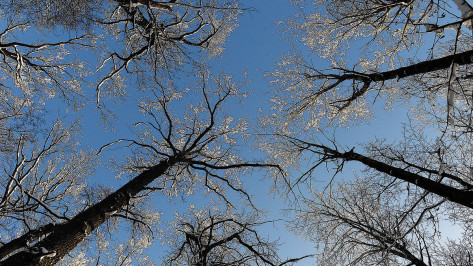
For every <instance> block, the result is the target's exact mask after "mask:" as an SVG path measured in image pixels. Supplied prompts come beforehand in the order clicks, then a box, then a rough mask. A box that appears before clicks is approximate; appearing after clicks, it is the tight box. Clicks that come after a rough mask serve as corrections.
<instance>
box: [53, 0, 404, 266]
mask: <svg viewBox="0 0 473 266" xmlns="http://www.w3.org/2000/svg"><path fill="white" fill-rule="evenodd" d="M242 2H243V6H244V7H248V8H251V9H252V10H253V11H249V12H244V13H243V14H242V15H241V16H240V18H239V27H238V28H236V29H235V30H234V31H233V33H232V34H231V35H230V37H229V38H228V39H227V42H226V44H225V51H224V52H223V53H222V55H221V56H220V57H219V58H216V59H214V60H213V63H214V64H215V65H214V67H215V69H222V70H223V71H225V72H226V73H228V74H233V75H234V76H235V77H236V79H237V80H238V79H241V78H243V76H244V73H246V75H247V77H248V80H250V81H251V82H250V83H249V84H248V85H247V86H246V87H245V88H244V89H245V90H249V91H251V94H250V96H249V97H248V98H247V99H246V100H245V101H244V102H243V104H242V105H239V106H234V107H231V108H230V109H231V110H230V112H235V113H239V114H241V115H244V116H248V117H249V119H250V120H251V119H255V118H256V117H257V115H258V114H259V110H267V108H268V106H269V105H268V101H269V99H270V94H269V93H268V92H269V91H270V90H271V89H272V87H271V86H270V85H269V82H268V80H267V79H266V78H265V72H269V71H271V70H272V69H274V68H275V63H276V62H277V60H278V58H279V57H280V54H281V53H283V52H285V51H288V49H290V46H289V44H288V42H287V41H286V40H284V38H283V34H281V32H280V31H281V28H280V27H278V26H277V24H276V22H277V21H281V20H285V19H287V18H288V17H290V16H291V15H292V14H293V12H294V8H293V7H291V5H290V1H289V0H257V1H254V0H253V1H250V0H245V1H242ZM313 60H314V61H315V62H317V63H320V64H324V62H322V61H320V62H318V61H317V60H318V59H317V58H316V57H313ZM127 104H130V106H129V108H128V106H127ZM133 104H134V103H133V102H128V103H125V104H124V105H123V107H121V111H119V112H118V113H117V115H118V117H119V120H118V121H117V122H115V123H114V128H113V129H105V128H103V126H102V125H101V124H100V121H99V117H98V116H97V113H96V112H88V111H84V112H82V113H80V114H79V117H81V118H82V120H83V130H84V133H83V136H82V144H84V145H88V146H89V147H90V148H91V149H92V150H96V151H97V150H98V149H99V148H100V147H101V146H103V145H105V144H107V143H109V142H111V141H114V140H116V139H118V138H122V137H127V136H129V127H131V126H132V123H133V122H134V121H136V117H137V116H140V114H139V112H138V111H136V108H132V107H131V105H133ZM53 115H56V114H53ZM404 120H405V113H403V112H401V111H400V110H395V111H384V110H379V112H376V116H375V118H374V119H372V120H370V123H369V124H362V125H360V126H357V127H354V128H350V131H348V130H343V129H341V130H339V131H338V132H337V134H338V135H339V136H340V141H341V142H342V143H347V145H352V146H356V145H357V144H358V143H362V142H366V141H368V140H371V139H372V138H373V137H378V138H388V139H390V140H395V139H396V137H397V136H398V135H399V133H400V132H401V128H402V121H404ZM387 121H389V123H386V122H387ZM113 153H115V155H116V151H113ZM104 156H105V157H106V156H107V154H104ZM252 156H255V157H257V156H258V154H257V155H252ZM359 169H360V168H359V167H357V166H354V167H353V168H347V169H345V171H346V173H348V174H350V173H352V172H353V171H359ZM330 177H331V176H330V175H329V174H327V175H326V176H322V177H321V178H322V179H323V178H330ZM242 179H243V180H244V182H245V187H246V188H248V191H249V193H250V194H252V195H254V202H255V203H256V205H257V206H258V207H260V208H262V209H266V210H267V211H268V217H267V220H278V219H284V218H285V214H284V213H283V212H281V210H282V209H284V208H287V207H288V206H287V204H286V202H285V200H284V199H283V198H280V197H279V196H278V195H275V194H271V193H270V186H271V180H268V178H266V179H264V178H263V176H262V175H261V174H260V173H255V174H253V175H251V176H247V177H243V178H242ZM125 181H126V180H117V179H115V177H114V173H113V172H111V171H109V169H107V168H105V167H104V168H100V169H98V170H97V172H96V174H95V176H93V177H91V178H90V182H91V183H97V184H106V185H111V186H112V187H114V188H118V187H119V186H120V185H121V184H123V183H124V182H125ZM194 199H197V200H196V201H193V202H192V204H193V205H195V206H196V207H199V205H205V204H206V202H205V200H204V199H202V198H201V199H199V197H196V198H194ZM156 200H159V201H158V202H159V205H160V208H159V209H160V211H162V212H163V219H164V220H166V219H171V217H172V213H173V212H174V211H176V210H185V208H186V206H188V205H189V204H190V202H188V201H187V202H180V201H179V200H174V201H167V202H166V199H163V198H159V197H157V199H156ZM200 200H202V202H199V201H200ZM163 201H164V202H163ZM261 234H262V235H263V236H267V237H268V238H269V239H270V240H278V239H279V242H280V243H282V246H281V247H280V253H279V255H280V257H281V258H292V257H299V256H304V255H307V254H313V253H315V252H316V249H315V244H314V243H310V242H307V241H304V240H303V239H301V238H300V237H295V236H294V235H292V233H290V232H288V231H287V229H286V227H285V225H284V222H277V223H275V224H274V226H273V224H271V225H268V226H266V227H264V228H262V230H261ZM164 252H165V247H163V246H161V245H160V243H159V241H157V243H155V244H154V245H153V246H151V248H150V249H149V250H148V251H146V254H148V255H150V256H151V257H153V258H155V260H156V261H157V262H159V258H160V257H161V256H162V255H163V254H164ZM308 262H309V263H310V262H312V260H311V259H307V260H305V261H302V262H301V263H299V264H298V265H307V264H308ZM310 264H312V263H310Z"/></svg>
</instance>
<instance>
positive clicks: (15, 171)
mask: <svg viewBox="0 0 473 266" xmlns="http://www.w3.org/2000/svg"><path fill="white" fill-rule="evenodd" d="M241 11H242V8H241V7H240V4H239V2H238V1H236V0H228V1H227V0H222V1H220V0H217V1H214V0H204V1H201V0H197V1H195V0H178V1H172V0H171V1H163V2H158V1H144V0H136V1H133V0H132V1H128V0H123V1H122V0H116V1H115V0H110V1H82V0H79V1H77V0H67V1H57V0H37V1H36V0H35V1H30V2H24V1H16V0H13V1H4V2H1V3H0V18H1V19H2V22H3V23H2V26H1V27H2V30H1V33H0V34H1V35H0V37H1V38H0V57H1V58H2V59H3V60H2V63H1V64H0V71H1V76H2V83H1V84H0V86H1V91H0V95H1V97H2V98H1V99H0V100H1V101H0V103H1V106H2V110H0V119H1V120H0V123H1V124H0V126H1V128H0V137H1V138H2V140H5V141H4V142H2V147H1V149H2V150H1V154H0V156H1V158H2V159H4V160H2V165H1V166H2V168H3V170H4V171H3V172H2V173H3V174H2V175H1V179H0V184H1V187H2V191H1V192H2V194H1V197H2V198H1V201H0V213H1V214H2V216H1V218H0V226H1V230H2V234H1V239H0V241H1V242H0V244H1V245H0V255H1V256H0V264H2V265H12V264H13V265H15V264H17V265H38V264H40V265H41V264H42V265H51V264H54V263H57V262H59V261H60V260H61V259H63V258H64V257H65V256H67V255H68V254H70V252H71V250H74V249H76V248H77V247H78V246H79V245H81V244H83V243H85V242H87V241H88V239H93V240H97V241H99V240H100V239H101V238H108V239H109V238H111V237H107V233H108V235H111V234H110V231H113V229H114V227H115V226H116V223H117V222H118V221H120V222H129V223H130V224H131V225H132V227H131V231H132V234H133V236H132V238H131V239H130V240H129V241H128V242H129V245H128V246H126V247H125V249H127V250H128V251H127V252H124V251H123V250H122V252H120V254H119V255H118V256H116V257H117V259H118V260H119V261H120V263H125V262H128V258H127V256H128V255H131V256H133V255H136V254H133V253H134V252H136V253H139V252H141V250H142V248H143V247H146V245H148V242H150V241H149V238H150V237H149V233H150V232H151V233H153V232H155V231H156V227H155V223H156V218H157V217H158V216H159V215H158V213H153V211H152V210H150V208H148V206H147V205H148V204H149V201H147V199H149V196H150V195H151V194H152V192H157V191H159V192H160V193H161V194H162V195H167V196H170V197H173V196H177V195H186V194H189V193H192V192H193V191H194V190H197V189H201V190H203V191H209V192H211V193H214V195H216V196H217V197H218V198H219V199H220V200H221V201H222V202H224V204H223V205H228V206H232V204H233V202H232V201H231V200H230V198H228V197H227V194H226V191H227V190H232V191H234V192H235V193H236V194H239V195H241V196H242V197H243V198H244V199H245V200H246V201H247V202H248V203H249V204H250V205H252V202H251V197H250V195H249V194H248V193H247V192H246V191H245V190H244V187H243V185H242V184H241V182H240V180H239V179H238V176H239V175H240V174H242V173H245V172H246V171H247V170H248V169H250V168H259V167H268V166H269V167H275V166H274V165H267V164H264V163H262V162H249V161H247V160H244V159H242V158H240V157H239V156H238V152H237V147H238V145H239V143H240V141H242V140H243V139H244V138H245V137H247V135H246V133H244V129H245V127H246V122H245V121H243V120H233V119H232V118H231V117H229V116H227V115H225V114H222V113H221V109H222V108H224V106H223V105H224V104H226V102H227V100H228V99H229V98H232V97H233V96H237V95H239V94H238V93H237V90H238V88H239V86H240V85H241V84H235V83H233V82H232V81H231V79H230V77H227V76H223V75H222V76H220V77H210V75H209V74H208V69H207V58H209V57H213V56H215V55H218V54H219V53H220V52H221V51H222V50H223V44H224V42H225V39H226V37H227V36H228V35H229V34H230V33H231V32H232V30H233V29H234V28H235V27H236V19H237V16H238V14H240V13H241ZM58 33H59V34H58ZM63 36H68V37H63ZM194 76H196V77H197V79H199V78H200V79H199V80H198V81H197V82H195V83H193V84H191V83H192V82H193V81H190V80H192V78H193V77H194ZM176 77H177V80H178V82H181V81H182V80H185V81H188V82H189V83H188V84H186V89H184V90H181V89H179V88H180V87H179V86H178V85H181V84H178V82H175V78H176ZM3 81H5V82H3ZM211 84H212V85H211ZM88 88H94V89H93V90H92V91H91V90H89V89H88ZM187 88H193V89H187ZM131 89H133V90H134V92H135V95H134V96H135V97H136V98H142V99H145V100H142V101H141V102H140V103H139V106H138V107H139V109H140V111H141V112H142V113H144V114H145V115H146V116H147V118H148V119H147V120H138V121H135V122H136V124H135V127H134V129H135V130H136V132H135V133H136V136H135V137H134V138H132V137H130V138H123V139H120V140H118V141H116V142H114V143H113V145H106V147H104V148H108V147H112V146H113V147H117V145H120V144H123V145H124V146H128V147H130V148H131V154H132V155H131V156H130V157H127V158H126V159H127V160H125V161H124V162H122V164H120V165H114V169H118V170H119V171H121V172H122V174H123V173H124V174H129V175H131V176H132V178H131V180H130V181H129V182H128V183H126V184H125V185H123V186H122V187H121V188H119V189H118V190H116V191H113V190H111V189H110V188H109V187H105V188H96V187H93V186H92V185H90V183H89V181H91V180H89V179H87V177H89V176H90V174H91V172H92V171H93V170H94V166H95V165H96V164H97V160H98V157H99V156H96V155H93V154H91V153H90V152H84V151H81V149H82V148H80V147H77V143H78V142H79V141H80V140H78V139H77V138H76V136H75V135H76V134H77V132H78V131H79V130H80V126H78V124H77V123H79V122H77V123H72V126H65V125H67V124H68V123H67V122H65V121H70V120H73V119H71V117H74V116H76V114H75V113H73V111H74V110H80V109H81V108H83V107H87V108H89V107H90V105H89V103H90V102H94V103H95V104H94V106H93V107H97V109H98V110H99V111H101V113H102V115H103V118H105V119H110V117H111V115H110V114H111V113H109V112H108V111H109V109H108V106H107V103H110V102H111V101H109V99H107V97H104V95H106V96H109V97H111V98H115V99H120V100H122V99H125V96H126V95H127V93H129V92H130V91H131ZM135 89H136V90H135ZM194 89H195V90H194ZM189 90H190V91H191V92H190V93H188V94H190V96H188V97H189V99H188V100H187V101H185V100H184V102H185V104H183V103H182V102H181V103H177V102H179V101H177V100H178V99H180V98H181V97H182V95H183V94H186V93H185V92H186V91H189ZM138 94H139V95H140V96H136V95H138ZM199 97H200V98H199ZM56 98H61V99H60V100H59V101H56ZM198 99H200V100H201V101H200V102H198ZM64 102H65V103H67V107H65V109H66V110H67V113H65V114H64V116H65V117H61V119H58V121H57V122H56V123H54V125H52V126H51V128H49V129H48V128H46V127H44V126H42V124H43V122H44V121H47V120H48V119H49V116H48V115H44V114H48V112H51V111H53V112H55V111H57V109H60V110H61V112H65V111H64V109H61V108H56V107H57V106H52V104H53V105H54V104H55V103H56V104H57V103H64ZM111 106H113V105H111ZM171 106H172V107H171ZM186 106H187V107H186ZM171 110H174V111H171ZM61 120H63V121H61ZM101 225H106V226H101ZM104 228H105V229H104ZM100 230H102V231H100ZM106 231H108V232H106ZM3 232H8V233H5V234H3ZM93 232H97V233H96V234H95V233H93ZM91 234H92V235H91ZM104 242H106V241H104ZM87 244H90V242H89V243H87ZM98 245H99V244H97V246H98ZM103 246H106V244H104V245H103ZM103 246H101V247H99V248H98V250H97V254H93V255H96V257H97V258H96V260H95V262H96V263H97V264H100V263H101V259H102V258H103V257H105V256H108V254H105V253H106V252H105V251H104V248H103ZM123 254H127V255H123ZM79 255H80V256H77V260H81V259H84V257H83V256H82V255H83V254H79ZM122 255H123V256H122ZM271 255H274V254H273V253H272V254H271ZM140 259H141V258H138V260H140ZM89 261H90V260H89Z"/></svg>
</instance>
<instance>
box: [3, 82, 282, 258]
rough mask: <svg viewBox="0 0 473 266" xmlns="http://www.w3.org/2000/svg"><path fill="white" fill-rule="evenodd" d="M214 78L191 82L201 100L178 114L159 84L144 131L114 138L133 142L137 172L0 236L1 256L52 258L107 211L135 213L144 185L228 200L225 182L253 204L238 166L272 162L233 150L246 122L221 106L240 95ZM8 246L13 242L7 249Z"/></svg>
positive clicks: (131, 166)
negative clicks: (42, 223)
mask: <svg viewBox="0 0 473 266" xmlns="http://www.w3.org/2000/svg"><path fill="white" fill-rule="evenodd" d="M214 82H215V84H216V85H215V86H214V87H212V86H211V85H210V84H209V81H208V77H207V76H206V75H203V76H202V79H201V82H200V86H198V85H197V84H196V86H198V87H200V94H201V99H202V102H200V103H198V104H195V97H194V101H193V102H194V104H193V105H192V106H189V109H188V110H187V111H186V112H185V114H184V116H183V117H182V118H181V119H177V117H175V115H174V114H173V113H172V111H171V110H170V106H171V105H173V104H174V102H173V101H174V100H176V98H179V95H178V94H177V93H175V92H172V91H166V90H165V89H164V88H162V91H154V94H155V99H154V100H145V101H143V102H142V104H141V108H142V111H143V112H144V113H145V114H146V115H147V116H148V118H149V119H148V120H147V121H143V122H140V123H137V124H136V126H137V127H143V131H142V132H140V133H139V134H137V138H138V139H136V140H133V139H121V140H119V141H117V142H118V143H127V145H129V146H133V147H136V148H138V149H137V150H136V151H135V153H134V155H133V156H132V157H130V160H129V161H128V162H126V163H125V165H124V167H125V168H124V169H125V170H129V171H132V172H133V173H138V174H137V175H136V176H135V177H133V178H132V179H131V180H130V181H129V182H128V183H127V184H125V185H123V186H122V187H121V188H119V189H118V190H116V191H115V192H113V193H111V194H110V195H108V196H107V197H106V198H104V199H103V200H101V201H100V202H98V203H96V204H94V205H92V206H89V207H87V208H86V209H84V210H82V211H80V212H79V213H77V214H74V216H72V217H63V216H64V215H65V214H63V213H60V214H58V216H59V217H58V218H63V219H62V221H61V220H59V222H58V223H57V224H54V226H52V227H48V228H47V229H48V230H46V228H44V229H43V228H35V229H33V230H32V231H27V232H25V234H24V235H22V236H20V237H19V238H17V239H14V240H11V241H10V242H9V243H5V244H4V245H3V246H2V249H4V250H8V252H5V254H4V257H5V256H8V257H7V258H6V259H5V260H3V261H2V263H3V264H6V265H9V264H10V265H11V264H23V265H37V264H38V263H40V264H42V265H50V264H53V263H56V262H58V261H59V260H60V259H61V258H63V257H64V256H65V255H66V254H68V253H69V252H70V251H71V250H72V249H74V248H75V247H76V246H77V245H79V244H80V243H81V242H82V241H84V239H85V238H86V237H87V236H88V235H89V234H90V233H91V232H92V231H94V230H95V229H96V228H97V227H99V226H100V225H102V224H103V223H104V222H106V221H108V220H109V219H110V218H111V217H113V216H117V215H118V216H123V217H131V218H133V215H132V214H128V206H129V205H130V202H132V201H133V200H134V199H135V198H141V197H144V196H146V195H147V194H149V191H159V190H164V191H166V190H167V193H170V194H173V193H174V194H175V193H178V192H179V190H181V189H182V190H185V191H188V190H189V189H192V188H193V187H195V186H198V185H202V186H204V187H206V188H208V189H209V191H212V192H214V193H216V194H217V195H218V196H220V197H221V198H222V199H223V200H224V201H226V202H227V203H228V204H231V203H230V201H229V200H228V199H227V198H226V196H225V190H226V189H230V190H233V191H235V192H237V193H238V194H240V195H242V196H243V197H244V198H245V199H246V200H248V201H249V202H250V203H251V198H250V196H249V195H248V194H247V193H246V192H245V190H244V189H243V188H242V187H241V184H240V182H239V181H238V179H237V176H238V173H239V172H242V171H245V170H247V169H250V168H259V167H276V166H275V165H269V164H265V163H258V162H246V161H244V160H243V159H240V158H239V157H238V155H237V154H236V153H235V147H236V145H237V143H238V141H237V140H236V138H237V137H241V136H242V135H241V134H244V132H243V129H244V127H245V123H244V121H240V122H236V123H233V122H232V119H231V118H229V117H226V116H222V114H221V110H220V109H221V108H223V106H222V105H223V104H224V102H225V101H226V100H227V99H228V98H231V97H234V96H237V95H238V92H237V91H238V86H237V85H235V84H233V82H232V81H231V80H230V78H229V77H226V76H221V77H220V78H218V79H216V80H214ZM161 95H162V96H161ZM110 145H112V144H110ZM107 147H108V146H107ZM104 148H105V147H104ZM135 218H136V217H135ZM31 238H33V239H34V240H33V241H32V242H31V246H29V247H28V248H27V249H24V250H22V251H20V252H17V250H18V249H19V248H24V247H25V246H24V243H25V241H23V240H26V239H28V240H30V239H31ZM31 240H32V239H31ZM11 243H22V244H23V245H13V244H11ZM11 246H13V247H14V248H12V249H9V248H8V247H11ZM15 252H17V253H15Z"/></svg>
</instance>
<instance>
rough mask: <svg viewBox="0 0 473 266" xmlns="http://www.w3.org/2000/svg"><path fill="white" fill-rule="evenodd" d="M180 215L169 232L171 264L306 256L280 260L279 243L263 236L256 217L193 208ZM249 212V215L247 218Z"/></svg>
mask: <svg viewBox="0 0 473 266" xmlns="http://www.w3.org/2000/svg"><path fill="white" fill-rule="evenodd" d="M191 211H192V215H191V217H181V220H180V221H177V222H176V223H175V227H176V228H173V229H172V230H171V232H173V233H172V234H171V236H170V241H171V242H173V243H174V244H173V246H174V247H173V250H172V251H171V252H170V254H169V255H168V257H169V258H168V259H167V260H166V264H168V265H183V264H186V265H202V266H204V265H252V264H258V265H290V264H292V263H294V262H297V261H299V260H301V259H303V258H306V257H309V256H306V257H302V258H297V259H289V260H287V261H284V262H282V261H280V259H279V257H278V255H277V250H276V247H277V243H275V242H269V241H268V240H266V239H264V238H262V237H260V236H259V235H258V232H257V231H256V228H257V227H258V226H261V225H263V224H265V222H257V219H256V218H257V217H252V216H248V215H245V214H237V213H231V212H230V213H224V212H217V213H216V211H212V210H208V211H207V210H195V209H192V210H191ZM246 216H248V217H247V218H245V217H246Z"/></svg>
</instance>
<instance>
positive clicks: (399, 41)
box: [265, 0, 473, 265]
mask: <svg viewBox="0 0 473 266" xmlns="http://www.w3.org/2000/svg"><path fill="white" fill-rule="evenodd" d="M294 3H295V4H296V5H300V6H301V7H303V8H301V9H300V10H301V12H300V14H298V15H296V16H294V18H293V19H291V20H289V21H286V22H282V24H283V26H284V27H285V32H286V33H287V34H288V37H289V38H291V40H300V41H301V42H304V44H305V45H306V46H307V47H308V48H309V50H310V51H311V52H313V53H315V54H316V55H318V56H320V57H321V58H322V59H323V58H325V59H327V61H326V63H323V61H322V60H319V61H317V64H311V63H310V62H311V60H309V59H308V58H309V57H308V56H307V55H306V54H305V52H301V51H298V49H297V48H298V47H300V46H297V44H294V48H295V49H292V50H293V52H291V53H288V54H285V55H284V56H283V57H282V59H281V61H280V63H278V67H277V69H276V70H275V71H273V72H272V73H269V74H268V76H269V77H270V78H271V79H272V82H273V84H275V85H276V86H277V89H275V90H274V95H275V96H274V99H273V103H274V107H275V109H276V110H277V111H278V115H276V116H274V117H276V119H274V120H271V118H270V119H268V120H267V121H265V123H266V125H267V126H268V128H270V129H271V130H273V134H270V136H271V138H269V139H268V142H266V144H265V148H266V149H268V150H269V151H270V152H271V153H272V154H273V155H274V158H275V159H276V160H278V161H279V162H281V163H285V164H286V166H296V165H297V164H298V163H299V162H300V161H302V160H305V159H308V160H309V162H310V166H309V167H308V169H306V168H302V169H303V170H304V172H303V173H302V174H300V175H299V177H298V178H297V179H296V180H286V183H289V182H291V183H290V191H296V190H295V189H294V188H295V187H296V186H298V185H302V184H308V185H309V190H315V189H314V188H313V184H314V183H313V181H314V180H313V179H314V178H315V177H317V176H319V175H320V174H321V172H322V171H321V169H320V168H321V167H320V166H322V165H326V166H329V169H331V170H332V171H333V178H332V179H331V181H330V182H328V187H327V188H326V189H325V190H323V189H318V190H315V191H316V193H315V194H313V195H311V196H306V198H307V200H305V204H302V206H303V207H297V206H298V205H295V206H296V207H295V209H296V211H298V212H300V213H301V215H302V216H301V217H304V218H303V220H304V222H303V223H301V224H300V226H301V227H300V228H297V229H296V230H300V231H304V230H307V231H310V232H313V233H314V235H313V236H311V237H313V239H314V240H315V241H316V242H320V243H322V244H323V245H324V249H323V250H322V252H321V254H320V255H319V256H318V259H319V260H320V261H321V262H323V263H328V264H330V263H336V262H334V261H339V262H340V263H348V264H350V263H352V264H359V265H364V264H367V263H368V264H370V263H377V264H393V263H395V264H402V263H408V264H409V263H410V264H414V265H429V264H440V263H446V262H447V261H448V262H454V264H455V263H457V264H461V263H463V262H465V261H467V259H466V258H467V257H468V254H460V253H459V252H455V255H452V256H451V257H448V256H445V254H446V252H445V250H447V249H448V248H451V247H455V246H457V247H458V246H461V245H465V246H463V248H464V249H465V250H468V249H470V248H471V247H470V246H468V243H469V242H468V240H467V239H469V238H470V237H471V234H472V232H471V230H469V227H471V223H470V222H469V221H468V219H467V217H468V216H470V215H471V211H472V207H473V206H472V205H471V195H472V188H473V187H472V185H473V179H472V177H471V169H472V168H471V163H472V161H471V132H472V131H471V113H472V101H471V95H472V94H471V91H472V88H471V82H470V81H471V65H472V64H473V60H472V58H473V57H472V54H473V53H472V50H471V38H472V35H471V27H472V26H471V21H472V19H473V8H472V6H471V4H470V3H469V2H468V1H463V0H461V1H456V0H454V1H416V0H414V1H376V0H373V1H338V0H326V1H324V0H322V1H294ZM386 106H388V107H391V106H394V107H396V106H402V107H404V106H407V107H408V108H409V109H408V110H407V109H404V111H408V112H409V121H407V123H408V125H407V126H406V131H405V132H404V134H403V135H401V137H400V138H401V140H398V141H392V142H387V141H384V142H383V141H380V140H373V141H372V142H371V143H370V144H368V145H365V147H364V148H365V151H364V152H362V151H360V148H357V147H354V144H353V143H350V144H347V143H340V140H339V139H338V138H337V137H336V136H337V134H334V136H332V137H328V136H327V134H326V131H325V133H321V131H324V130H326V129H328V128H337V127H339V126H344V127H347V126H355V125H356V124H358V123H360V122H362V121H369V119H370V118H372V117H373V116H374V115H376V112H378V111H380V110H381V109H384V108H386ZM388 122H389V121H386V123H388ZM424 131H425V132H424ZM367 134H369V133H368V132H367ZM353 162H358V163H359V165H362V166H364V167H365V168H366V170H365V171H364V172H363V176H362V177H360V178H361V179H362V180H363V181H359V182H358V181H354V180H353V178H348V177H346V178H347V179H346V181H344V182H342V181H339V180H338V179H337V178H336V177H335V176H337V177H339V176H341V175H342V174H343V175H344V174H345V173H346V172H344V171H343V170H344V169H346V168H347V166H348V165H351V164H353ZM301 190H302V191H304V189H301ZM364 190H366V191H364ZM334 191H336V192H334ZM311 197H312V198H311ZM400 201H402V202H400ZM442 220H443V221H444V222H448V223H457V224H461V226H462V227H463V234H464V235H465V239H464V240H461V241H453V242H454V243H455V244H452V245H450V247H445V246H442V245H434V244H435V242H436V241H441V238H440V234H441V232H440V231H438V225H439V223H440V222H439V221H442ZM296 221H297V220H296ZM296 221H295V222H296ZM426 224H429V226H427V227H424V225H426ZM317 237H321V238H317ZM431 247H435V248H431ZM441 253H442V254H443V255H442V254H441Z"/></svg>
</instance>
